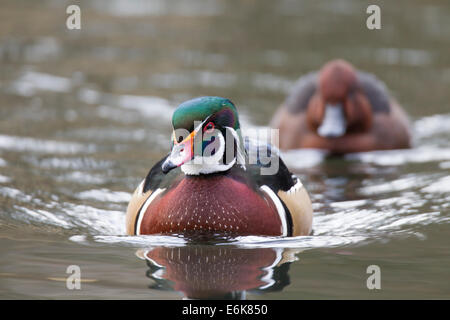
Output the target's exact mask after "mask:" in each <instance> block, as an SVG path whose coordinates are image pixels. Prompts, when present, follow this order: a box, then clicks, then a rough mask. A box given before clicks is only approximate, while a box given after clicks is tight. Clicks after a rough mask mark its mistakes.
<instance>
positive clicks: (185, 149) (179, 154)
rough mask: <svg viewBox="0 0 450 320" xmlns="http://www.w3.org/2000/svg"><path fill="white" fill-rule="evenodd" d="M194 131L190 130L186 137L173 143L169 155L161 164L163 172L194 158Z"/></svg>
mask: <svg viewBox="0 0 450 320" xmlns="http://www.w3.org/2000/svg"><path fill="white" fill-rule="evenodd" d="M195 133H196V132H195V131H194V132H192V133H191V134H190V135H189V136H188V137H187V138H186V139H184V140H183V141H181V142H180V143H175V144H174V146H173V148H172V151H171V152H170V155H169V156H168V157H167V159H166V160H165V161H164V163H163V164H162V166H161V169H162V171H163V173H168V172H169V171H170V170H172V169H175V168H177V167H180V166H182V165H183V164H185V163H186V162H189V161H191V160H192V159H193V158H194V136H195Z"/></svg>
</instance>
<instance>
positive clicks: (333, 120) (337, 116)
mask: <svg viewBox="0 0 450 320" xmlns="http://www.w3.org/2000/svg"><path fill="white" fill-rule="evenodd" d="M346 130H347V121H346V119H345V113H344V108H343V106H342V104H327V105H326V106H325V115H324V117H323V121H322V124H321V125H320V126H319V128H318V129H317V133H318V134H319V136H321V137H324V138H338V137H342V136H343V135H344V134H345V131H346Z"/></svg>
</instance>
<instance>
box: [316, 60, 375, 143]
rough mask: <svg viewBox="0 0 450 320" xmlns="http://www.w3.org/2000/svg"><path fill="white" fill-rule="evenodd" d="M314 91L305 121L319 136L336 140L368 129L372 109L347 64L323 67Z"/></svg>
mask: <svg viewBox="0 0 450 320" xmlns="http://www.w3.org/2000/svg"><path fill="white" fill-rule="evenodd" d="M318 88H319V90H318V91H317V94H316V95H315V96H314V97H313V98H312V100H311V102H310V104H309V106H308V110H307V117H308V123H309V124H310V126H311V129H312V130H313V131H315V132H316V133H317V134H318V135H319V136H322V137H324V138H338V137H341V136H344V135H346V134H352V133H361V132H365V131H368V130H369V129H370V127H371V125H372V109H371V106H370V103H369V100H368V99H367V97H366V96H365V94H364V91H363V90H362V89H361V87H360V86H359V84H358V78H357V73H356V71H355V69H354V68H353V66H352V65H351V64H350V63H348V62H346V61H343V60H333V61H330V62H328V63H327V64H325V66H324V67H323V68H322V69H321V70H320V73H319V83H318Z"/></svg>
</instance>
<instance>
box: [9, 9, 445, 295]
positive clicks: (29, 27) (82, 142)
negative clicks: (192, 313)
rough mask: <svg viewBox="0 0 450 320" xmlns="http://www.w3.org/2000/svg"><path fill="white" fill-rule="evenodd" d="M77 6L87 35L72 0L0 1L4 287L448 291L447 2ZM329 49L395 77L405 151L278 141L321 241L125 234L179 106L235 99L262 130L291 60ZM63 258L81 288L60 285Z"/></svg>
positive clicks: (295, 71) (59, 291) (48, 290)
mask: <svg viewBox="0 0 450 320" xmlns="http://www.w3.org/2000/svg"><path fill="white" fill-rule="evenodd" d="M77 3H78V4H79V6H80V8H81V12H82V16H81V17H82V18H81V22H82V25H81V30H68V29H67V28H66V18H67V16H68V15H67V14H66V13H65V9H66V6H67V5H69V4H71V3H69V2H66V1H12V0H11V1H10V0H4V1H2V2H1V4H0V70H1V71H0V103H1V105H0V252H1V257H2V259H1V262H0V297H1V298H3V299H17V298H22V299H23V298H25V299H42V298H44V299H60V298H65V299H90V298H99V299H120V298H124V299H180V298H182V297H184V296H189V295H191V297H192V296H195V295H196V294H198V292H206V293H205V295H206V296H207V295H208V293H209V294H210V297H213V296H217V295H222V296H227V294H228V296H230V294H229V293H228V292H231V291H233V292H234V295H235V296H236V297H240V298H243V297H245V298H246V299H330V298H332V299H343V298H354V299H393V298H397V299H399V298H401V299H403V298H406V299H424V298H425V299H442V298H446V299H448V298H450V285H449V282H448V279H449V271H448V270H449V269H450V248H449V242H448V235H449V232H450V227H449V226H450V225H449V221H450V209H449V208H450V204H449V203H450V174H449V172H450V143H449V136H450V129H449V128H450V127H449V123H450V103H449V100H450V93H449V91H448V88H449V87H450V54H449V53H450V20H449V19H448V17H449V16H450V5H449V4H448V2H447V1H444V0H441V1H438V0H435V1H427V2H424V1H418V0H409V1H397V2H396V3H395V5H393V4H392V3H391V2H389V1H382V2H377V3H378V4H379V5H380V7H381V21H382V28H381V30H373V31H370V30H368V29H367V28H366V18H367V16H368V15H367V14H366V8H367V6H368V5H369V4H372V3H371V2H368V1H357V0H354V1H294V0H282V1H269V0H264V1H237V0H236V1H224V0H214V1H201V0H193V1H186V0H184V1H163V0H158V1H156V0H155V1H151V2H149V1H133V2H131V1H125V0H109V1H106V0H103V1H100V0H93V1H78V2H77ZM337 57H339V58H345V59H347V60H349V61H350V62H352V63H353V64H355V65H356V66H357V67H359V68H360V69H363V70H365V71H369V72H372V73H374V74H376V75H377V76H378V77H379V78H381V79H383V80H384V81H385V82H386V84H387V86H388V87H389V89H390V91H391V93H392V94H393V95H394V96H395V97H396V98H397V99H398V100H399V101H400V103H401V104H402V105H403V106H404V108H405V110H406V111H407V112H408V113H409V115H410V117H411V122H412V127H413V132H414V147H413V149H411V150H404V151H390V152H372V153H367V154H358V155H351V156H349V157H346V158H333V159H327V160H324V159H322V158H321V156H320V155H319V154H317V153H315V152H312V151H311V152H309V151H303V152H301V151H294V152H289V153H286V154H284V158H285V160H286V163H287V165H288V166H289V167H290V168H291V170H293V171H294V172H295V173H296V174H298V176H300V177H301V179H302V181H303V183H304V185H305V186H306V188H307V189H308V191H309V193H310V195H311V198H312V200H313V207H314V210H315V213H314V215H315V216H314V235H313V236H311V237H300V238H294V239H277V238H269V239H266V238H253V237H250V238H240V239H235V240H234V241H231V242H226V241H218V242H217V243H214V244H212V243H209V244H192V243H190V244H187V243H186V240H185V239H182V238H176V237H158V236H155V237H127V236H125V235H124V234H125V231H124V219H125V210H126V206H127V203H128V200H129V197H130V193H131V192H132V191H133V190H134V188H135V187H136V186H137V184H138V183H139V182H140V180H141V179H142V178H143V177H144V176H145V175H146V173H147V171H148V170H149V168H150V167H151V166H152V165H153V164H154V163H155V162H156V161H157V160H159V159H160V158H161V157H162V156H163V155H165V154H166V153H167V151H168V148H169V145H170V144H169V136H170V132H171V127H170V117H171V114H172V111H173V109H174V107H176V106H177V104H178V103H180V102H182V101H184V100H186V99H189V98H192V97H196V96H199V95H219V96H224V97H228V98H231V99H232V100H233V101H234V103H235V104H236V105H237V107H238V110H239V112H240V115H241V119H242V127H243V131H244V132H245V130H246V129H247V130H248V129H254V128H257V127H261V126H266V125H267V124H268V123H269V121H270V119H271V117H272V115H273V114H274V112H275V110H276V108H277V106H278V105H279V104H280V103H282V101H283V100H284V98H285V96H286V94H287V93H288V92H289V89H290V87H291V86H292V84H293V83H294V82H295V81H296V79H297V78H298V77H299V76H300V75H302V74H304V73H307V72H309V71H312V70H315V69H317V68H319V67H320V66H321V65H322V64H323V63H325V62H326V61H327V60H329V59H333V58H337ZM144 253H145V254H144ZM145 256H146V257H147V258H148V259H145ZM155 263H156V265H155ZM69 265H78V266H79V267H80V269H81V279H82V283H81V290H68V289H67V288H66V278H67V277H68V276H69V275H68V274H67V273H66V269H67V267H68V266H69ZM370 265H377V266H379V267H380V270H381V289H380V290H369V289H368V288H367V285H366V281H367V279H368V277H369V276H370V275H369V274H367V272H366V270H367V267H368V266H370ZM193 292H194V293H193Z"/></svg>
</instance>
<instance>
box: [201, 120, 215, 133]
mask: <svg viewBox="0 0 450 320" xmlns="http://www.w3.org/2000/svg"><path fill="white" fill-rule="evenodd" d="M214 128H215V126H214V123H212V122H208V124H207V125H206V126H205V127H204V128H203V132H211V131H213V130H214Z"/></svg>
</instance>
